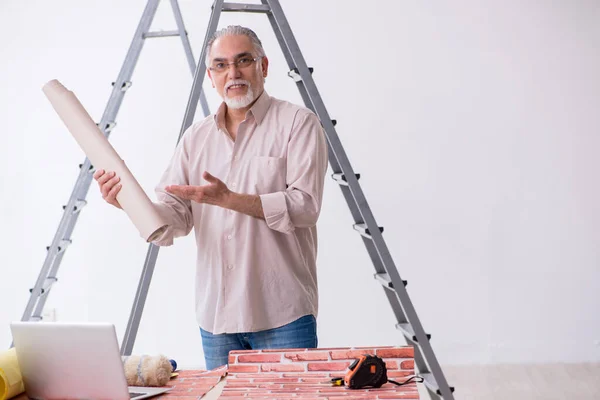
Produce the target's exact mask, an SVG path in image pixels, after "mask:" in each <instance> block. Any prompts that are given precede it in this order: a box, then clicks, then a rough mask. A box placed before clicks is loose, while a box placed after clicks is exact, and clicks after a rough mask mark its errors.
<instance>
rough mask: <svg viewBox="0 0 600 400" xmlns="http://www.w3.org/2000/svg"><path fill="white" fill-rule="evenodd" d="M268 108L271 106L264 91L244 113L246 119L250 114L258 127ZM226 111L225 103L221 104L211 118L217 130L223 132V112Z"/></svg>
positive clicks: (268, 97)
mask: <svg viewBox="0 0 600 400" xmlns="http://www.w3.org/2000/svg"><path fill="white" fill-rule="evenodd" d="M270 106H271V96H269V94H268V93H267V91H266V90H263V92H262V93H261V95H260V96H259V97H258V99H256V101H255V102H254V104H253V105H252V107H250V109H249V110H248V112H247V113H246V118H248V114H249V113H252V116H253V117H254V120H255V121H256V124H257V125H260V123H261V122H262V120H263V119H264V118H265V115H267V110H268V109H269V107H270ZM226 109H227V105H226V104H225V102H222V103H221V105H220V106H219V109H218V110H217V112H216V113H215V114H214V116H213V119H214V121H215V124H216V125H217V127H218V128H219V129H222V130H225V110H226Z"/></svg>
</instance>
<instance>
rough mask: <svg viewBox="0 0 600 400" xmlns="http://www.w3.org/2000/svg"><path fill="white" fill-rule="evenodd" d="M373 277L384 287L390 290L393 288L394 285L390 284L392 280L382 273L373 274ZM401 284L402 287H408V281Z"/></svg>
mask: <svg viewBox="0 0 600 400" xmlns="http://www.w3.org/2000/svg"><path fill="white" fill-rule="evenodd" d="M373 276H374V277H375V279H377V280H378V281H379V282H380V283H381V284H382V285H383V286H384V287H388V288H390V289H393V288H394V284H393V283H392V280H391V279H390V276H389V275H388V274H387V273H385V272H383V273H380V274H375V275H373ZM402 283H403V284H404V287H406V285H408V281H405V280H402Z"/></svg>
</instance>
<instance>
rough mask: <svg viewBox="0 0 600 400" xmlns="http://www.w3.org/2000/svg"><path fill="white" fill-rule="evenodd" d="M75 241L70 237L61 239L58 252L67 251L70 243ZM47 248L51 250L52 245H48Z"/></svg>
mask: <svg viewBox="0 0 600 400" xmlns="http://www.w3.org/2000/svg"><path fill="white" fill-rule="evenodd" d="M71 243H73V241H72V240H70V239H63V240H61V241H60V243H59V245H58V254H60V253H62V252H63V251H65V250H66V249H67V247H69V245H70V244H71ZM46 250H50V246H46Z"/></svg>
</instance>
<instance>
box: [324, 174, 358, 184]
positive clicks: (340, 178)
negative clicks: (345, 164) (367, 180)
mask: <svg viewBox="0 0 600 400" xmlns="http://www.w3.org/2000/svg"><path fill="white" fill-rule="evenodd" d="M354 176H355V177H356V179H357V180H358V179H360V174H354ZM331 177H332V178H333V179H334V180H335V181H336V182H337V183H338V184H340V185H343V186H348V180H347V179H346V175H345V174H343V173H342V172H338V173H337V174H332V175H331Z"/></svg>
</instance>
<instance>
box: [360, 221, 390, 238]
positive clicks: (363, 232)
mask: <svg viewBox="0 0 600 400" xmlns="http://www.w3.org/2000/svg"><path fill="white" fill-rule="evenodd" d="M353 227H354V229H355V230H357V231H358V233H360V234H361V235H363V236H364V237H366V238H368V239H373V237H372V236H371V231H369V228H367V225H366V224H354V225H353ZM379 232H381V233H383V226H380V227H379Z"/></svg>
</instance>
